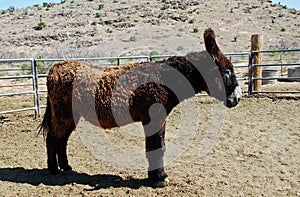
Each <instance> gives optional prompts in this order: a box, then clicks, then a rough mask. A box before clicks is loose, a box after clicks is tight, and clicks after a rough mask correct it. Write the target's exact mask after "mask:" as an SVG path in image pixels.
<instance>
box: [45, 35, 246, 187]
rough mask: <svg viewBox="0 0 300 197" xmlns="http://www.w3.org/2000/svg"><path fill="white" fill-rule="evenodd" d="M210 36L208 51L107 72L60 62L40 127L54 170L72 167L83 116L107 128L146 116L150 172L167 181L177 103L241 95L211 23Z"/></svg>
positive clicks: (228, 100) (230, 101)
mask: <svg viewBox="0 0 300 197" xmlns="http://www.w3.org/2000/svg"><path fill="white" fill-rule="evenodd" d="M204 40H205V46H206V50H207V51H203V52H200V53H190V54H188V55H186V56H184V57H172V58H169V59H167V60H164V61H160V62H153V63H149V62H145V63H134V64H128V65H126V66H118V67H113V68H108V69H105V70H104V71H101V72H100V70H99V69H97V68H93V67H91V66H88V65H87V64H86V63H84V62H80V61H64V62H60V63H56V64H54V65H53V66H52V68H51V69H50V72H49V75H48V78H47V87H48V97H47V108H46V112H45V115H44V119H43V121H42V123H41V128H40V131H43V132H44V134H45V135H46V136H47V137H46V144H47V154H48V169H49V171H50V172H51V173H52V174H58V173H59V171H60V170H63V171H68V170H71V167H70V166H69V164H68V160H67V153H66V147H67V141H68V138H69V136H70V134H71V133H72V131H73V130H74V129H75V127H76V124H77V123H78V120H79V118H80V117H81V116H82V117H84V118H85V119H86V120H87V121H89V122H91V123H93V124H95V125H98V126H101V127H103V128H106V129H109V128H113V127H119V126H122V125H126V124H129V123H132V122H137V121H140V122H142V124H143V126H144V132H145V136H146V157H147V159H148V162H149V169H148V177H149V179H150V180H151V181H153V183H154V184H155V185H160V184H162V183H163V182H164V181H165V180H166V179H167V174H166V173H165V171H164V162H163V156H164V152H165V127H166V121H165V120H166V117H167V115H168V114H169V113H170V112H171V111H172V109H173V108H174V107H175V106H176V105H177V104H179V103H180V102H181V101H182V100H184V99H186V98H189V97H192V96H194V95H195V93H198V92H201V91H206V92H207V93H208V94H209V95H210V96H213V97H215V98H217V99H219V100H221V101H223V102H224V104H225V105H226V106H227V107H234V106H236V105H237V104H238V102H239V99H240V97H241V91H240V88H239V84H238V82H237V80H236V76H235V74H234V71H233V66H232V64H231V62H230V61H229V60H228V59H227V58H226V57H225V56H224V55H223V54H222V52H221V51H220V49H219V48H218V46H217V44H216V41H215V34H214V32H213V31H212V30H211V29H207V30H206V31H205V33H204ZM151 114H152V115H151ZM58 166H59V168H58ZM59 169H60V170H59Z"/></svg>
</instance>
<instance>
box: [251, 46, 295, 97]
mask: <svg viewBox="0 0 300 197" xmlns="http://www.w3.org/2000/svg"><path fill="white" fill-rule="evenodd" d="M292 52H295V53H296V54H297V55H295V58H294V59H295V62H287V61H286V59H284V58H283V56H284V55H285V54H290V53H292ZM255 54H262V55H264V56H265V55H268V54H269V55H272V56H279V59H277V63H273V62H271V63H263V62H267V61H268V60H264V58H265V57H264V56H263V60H262V63H259V64H254V55H255ZM290 59H291V57H289V58H288V60H290ZM278 61H279V63H278ZM299 66H300V48H296V49H281V50H255V51H251V55H250V60H249V73H248V74H249V87H248V93H249V94H258V93H274V94H299V93H300V91H299V90H296V91H277V90H272V91H271V90H268V91H265V90H259V89H255V86H254V81H258V80H260V81H263V82H264V81H270V80H275V81H280V82H294V81H299V82H300V67H299ZM256 67H261V68H262V69H265V68H268V69H270V68H271V69H272V70H271V71H274V72H275V71H278V73H279V72H281V75H280V76H268V77H256V76H254V72H253V70H254V69H255V68H256ZM276 68H277V69H276ZM289 68H295V69H299V76H295V77H292V76H289V75H288V74H289V73H288V72H287V73H285V74H284V73H283V70H284V69H289ZM268 69H266V70H262V72H264V71H266V72H267V71H268ZM278 69H279V70H278ZM299 89H300V88H299Z"/></svg>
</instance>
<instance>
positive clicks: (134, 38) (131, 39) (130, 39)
mask: <svg viewBox="0 0 300 197" xmlns="http://www.w3.org/2000/svg"><path fill="white" fill-rule="evenodd" d="M136 40H137V39H136V36H135V35H133V36H131V37H130V38H129V41H130V42H135V41H136Z"/></svg>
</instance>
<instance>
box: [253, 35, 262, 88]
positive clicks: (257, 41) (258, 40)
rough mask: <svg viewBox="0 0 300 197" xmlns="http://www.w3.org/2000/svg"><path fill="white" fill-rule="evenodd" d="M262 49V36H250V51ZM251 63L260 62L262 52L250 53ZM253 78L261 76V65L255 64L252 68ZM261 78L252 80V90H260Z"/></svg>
mask: <svg viewBox="0 0 300 197" xmlns="http://www.w3.org/2000/svg"><path fill="white" fill-rule="evenodd" d="M262 49H263V36H262V35H258V34H255V35H252V37H251V53H252V51H259V50H262ZM252 55H253V64H261V63H262V53H252ZM253 75H254V76H253V77H254V78H262V67H261V66H255V67H254V70H253ZM261 85H262V80H254V91H261Z"/></svg>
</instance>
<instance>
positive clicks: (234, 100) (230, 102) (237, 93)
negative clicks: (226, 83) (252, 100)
mask: <svg viewBox="0 0 300 197" xmlns="http://www.w3.org/2000/svg"><path fill="white" fill-rule="evenodd" d="M241 97H242V90H241V88H240V86H237V87H236V88H235V89H234V91H233V93H232V94H231V95H230V96H229V97H227V99H226V107H229V108H232V107H235V106H237V104H239V102H240V100H241Z"/></svg>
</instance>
